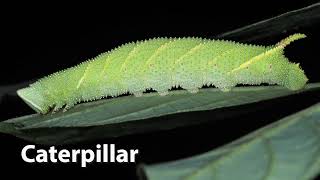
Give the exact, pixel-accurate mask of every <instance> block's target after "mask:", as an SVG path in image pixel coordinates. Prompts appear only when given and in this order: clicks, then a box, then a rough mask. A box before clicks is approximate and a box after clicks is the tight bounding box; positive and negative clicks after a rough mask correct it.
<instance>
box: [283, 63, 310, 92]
mask: <svg viewBox="0 0 320 180" xmlns="http://www.w3.org/2000/svg"><path fill="white" fill-rule="evenodd" d="M307 81H308V78H307V76H306V75H305V74H304V72H303V70H302V69H301V68H300V66H299V64H294V63H292V64H290V65H289V68H288V75H287V77H286V80H285V82H284V85H285V87H287V88H288V89H291V90H299V89H302V88H303V87H304V86H305V85H306V83H307Z"/></svg>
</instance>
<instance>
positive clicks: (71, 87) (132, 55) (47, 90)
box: [17, 34, 308, 114]
mask: <svg viewBox="0 0 320 180" xmlns="http://www.w3.org/2000/svg"><path fill="white" fill-rule="evenodd" d="M304 37H306V36H305V35H304V34H293V35H291V36H289V37H287V38H285V39H283V40H282V41H280V42H279V43H277V44H276V45H273V46H267V47H264V46H256V45H247V44H240V43H236V42H231V41H223V40H209V39H202V38H156V39H150V40H145V41H138V42H135V43H128V44H125V45H122V46H120V47H118V48H115V49H113V50H111V51H109V52H106V53H103V54H101V55H99V56H97V57H96V58H94V59H92V60H89V61H86V62H83V63H81V64H79V65H77V66H76V67H72V68H69V69H66V70H63V71H60V72H56V73H54V74H52V75H49V76H48V77H44V78H42V79H40V80H38V81H37V82H35V83H33V84H31V85H30V86H29V87H26V88H23V89H20V90H18V91H17V93H18V95H19V96H20V97H21V98H22V99H23V100H24V101H25V102H26V103H27V104H28V105H29V106H30V107H31V108H33V109H34V110H35V111H37V112H39V113H43V114H45V113H47V112H49V111H50V110H51V109H53V112H55V111H57V110H59V109H61V108H63V107H64V110H67V109H69V108H71V107H73V106H74V105H75V104H76V103H79V102H82V101H91V100H96V99H101V98H103V97H106V96H118V95H121V94H124V93H127V92H129V93H132V94H134V95H135V96H141V95H142V93H143V92H144V91H145V90H146V89H151V88H152V89H154V90H156V91H157V92H158V93H159V94H160V95H166V94H167V93H168V90H169V89H171V88H172V87H182V88H184V89H186V90H188V91H189V92H191V93H196V92H197V91H198V89H199V88H201V87H202V86H203V85H214V86H215V87H217V88H219V89H221V90H222V91H225V92H226V91H229V90H230V89H231V88H232V87H234V86H236V85H237V84H249V85H258V84H261V83H269V84H279V85H282V86H285V87H287V88H288V89H291V90H298V89H301V88H303V87H304V85H305V84H306V82H307V80H308V79H307V77H306V75H305V74H304V71H303V70H302V69H301V68H300V67H299V64H294V63H291V62H289V61H288V59H287V58H286V57H285V56H284V55H283V49H284V48H285V47H286V46H287V45H288V44H290V43H291V42H292V41H295V40H297V39H301V38H304Z"/></svg>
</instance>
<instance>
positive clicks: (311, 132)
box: [142, 103, 320, 180]
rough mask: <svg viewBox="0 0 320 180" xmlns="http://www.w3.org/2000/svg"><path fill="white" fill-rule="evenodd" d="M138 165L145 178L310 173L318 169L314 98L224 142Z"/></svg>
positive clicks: (319, 137)
mask: <svg viewBox="0 0 320 180" xmlns="http://www.w3.org/2000/svg"><path fill="white" fill-rule="evenodd" d="M262 118H263V117H262ZM258 120H259V119H257V121H258ZM142 170H143V171H144V173H145V174H144V175H145V176H146V177H147V179H150V180H158V179H159V180H163V179H166V180H178V179H179V180H197V179H201V180H206V179H208V180H209V179H210V180H224V179H225V180H232V179H246V180H251V179H252V180H257V179H265V180H271V179H272V180H277V179H279V180H286V179H288V180H292V179H299V180H303V179H310V178H314V177H315V176H316V175H317V174H318V173H319V172H320V103H318V104H316V105H314V106H312V107H310V108H307V109H305V110H303V111H301V112H298V113H296V114H294V115H291V116H288V117H286V118H283V119H281V120H280V121H277V122H275V123H273V124H271V125H269V126H267V127H264V128H262V129H260V130H257V131H255V132H253V133H251V134H249V135H247V136H245V137H243V138H241V139H239V140H236V141H234V142H232V143H230V144H228V145H226V146H224V147H221V148H218V149H216V150H213V151H210V152H207V153H204V154H202V155H198V156H195V157H192V158H187V159H182V160H179V161H174V162H169V163H163V164H156V165H150V166H149V165H148V166H145V167H142Z"/></svg>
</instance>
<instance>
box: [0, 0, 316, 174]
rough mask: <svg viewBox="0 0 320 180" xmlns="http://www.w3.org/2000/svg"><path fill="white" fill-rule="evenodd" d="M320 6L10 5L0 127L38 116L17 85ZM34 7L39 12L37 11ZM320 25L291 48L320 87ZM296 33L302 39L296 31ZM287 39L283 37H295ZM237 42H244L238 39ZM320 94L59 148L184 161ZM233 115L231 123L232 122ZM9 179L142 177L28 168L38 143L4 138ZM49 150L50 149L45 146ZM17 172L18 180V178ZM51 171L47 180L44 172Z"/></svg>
mask: <svg viewBox="0 0 320 180" xmlns="http://www.w3.org/2000/svg"><path fill="white" fill-rule="evenodd" d="M315 2H316V1H297V2H293V1H289V2H287V3H284V2H282V3H280V2H271V1H268V2H266V1H264V2H261V1H256V2H250V3H249V2H247V3H245V2H241V3H238V4H235V3H231V2H229V1H228V2H227V1H226V2H224V3H223V2H220V3H219V4H217V2H212V4H201V5H195V4H191V3H188V2H184V5H189V7H185V6H182V5H179V6H173V5H171V4H160V3H159V2H158V3H156V2H152V3H153V4H151V2H150V4H148V5H150V6H149V7H148V8H147V7H142V6H131V5H128V4H126V5H127V6H126V7H124V4H123V5H122V6H116V5H113V4H107V3H106V4H102V5H97V6H96V7H91V6H89V5H86V4H84V5H85V7H82V8H80V7H76V6H75V5H72V6H67V5H52V4H50V5H49V4H48V5H42V6H41V7H38V5H39V4H37V5H34V6H32V5H30V4H29V6H25V5H23V4H19V6H17V5H16V4H15V5H12V6H9V5H8V6H3V7H2V8H3V10H4V11H1V17H0V20H1V22H0V23H1V34H0V43H1V44H2V47H1V60H0V62H1V71H0V73H1V74H0V78H1V80H0V88H2V89H5V90H7V89H9V91H2V92H1V93H2V94H1V97H0V98H1V101H0V117H1V118H0V120H5V119H9V118H13V117H18V116H21V115H26V114H31V113H33V111H32V110H31V109H30V108H29V107H27V105H25V104H24V103H23V102H22V101H21V100H20V99H19V98H17V97H16V96H15V94H14V89H12V88H11V89H10V88H8V87H11V85H14V84H17V83H18V84H19V83H23V82H26V81H29V80H34V79H37V78H40V77H42V76H44V75H48V74H50V73H53V72H55V71H58V70H61V69H64V68H67V67H70V66H73V65H76V64H78V63H80V62H82V61H84V60H86V59H88V58H92V57H94V56H96V55H97V54H99V53H102V52H105V51H107V50H110V49H111V48H114V47H116V46H118V45H121V44H122V43H126V42H129V41H135V40H142V39H147V38H151V37H163V36H168V37H169V36H170V37H181V36H198V37H205V38H210V37H214V36H216V35H218V34H220V33H223V32H226V31H230V30H233V29H236V28H239V27H242V26H245V25H248V24H251V23H254V22H257V21H260V20H263V19H267V18H270V17H273V16H276V15H279V14H282V13H285V12H287V11H291V10H294V9H299V8H302V7H305V6H307V5H311V4H313V3H315ZM30 6H31V7H30ZM319 27H320V26H319V23H317V24H315V25H314V26H312V27H308V28H305V29H302V33H306V34H307V35H308V37H309V38H307V39H304V40H301V41H299V42H296V43H294V44H293V45H291V46H289V47H288V48H287V49H286V55H287V56H288V57H289V59H292V57H293V59H292V60H293V61H296V62H300V63H301V66H302V67H303V69H305V71H306V73H307V76H308V77H309V79H310V82H316V81H320V78H319V70H318V68H319V67H320V66H319V65H320V59H319V51H318V50H319V45H320V43H319V40H320V38H319V37H320V36H319V30H320V29H319ZM292 32H295V31H294V30H292ZM287 35H288V34H287V33H285V32H284V33H283V34H282V36H281V37H285V36H287ZM234 40H236V39H234ZM279 40H280V39H275V38H274V37H270V38H264V39H261V41H258V42H255V43H256V44H264V45H267V44H268V43H276V42H277V41H279ZM319 99H320V97H319V95H316V94H315V93H305V94H303V95H295V96H290V97H285V98H280V99H277V100H270V101H266V102H261V103H257V104H254V105H245V106H241V107H234V108H226V109H223V110H215V111H207V112H193V113H188V114H181V115H177V116H169V117H167V118H170V117H174V118H188V119H189V120H195V121H196V120H197V119H199V118H208V119H212V121H210V122H208V123H205V124H202V125H196V126H190V127H184V128H178V129H173V130H168V131H162V132H154V133H144V134H138V135H131V136H125V137H119V138H114V139H101V140H97V141H95V142H87V143H81V144H74V145H68V146H61V147H60V146H59V147H58V148H59V149H61V148H68V149H71V148H92V149H94V148H95V144H97V143H100V144H103V143H115V144H116V146H117V148H126V149H129V148H138V149H139V150H140V155H139V156H138V163H146V164H149V163H159V162H165V161H169V160H176V159H179V158H184V157H188V156H192V155H195V154H199V153H203V152H206V151H209V150H211V149H213V148H215V147H218V146H220V145H223V144H225V143H228V142H230V141H232V140H234V139H236V138H239V137H241V136H243V135H245V134H247V133H249V132H251V131H253V130H255V129H257V128H259V127H262V126H264V125H266V124H269V123H271V122H274V121H276V120H278V119H279V118H281V117H284V116H286V115H289V114H292V113H294V112H296V111H299V110H302V109H304V108H306V107H308V106H310V105H312V104H314V103H316V102H319ZM226 114H228V117H226V116H225V115H226ZM0 142H1V148H0V160H1V161H0V163H1V166H2V167H1V173H2V174H8V175H10V176H11V178H14V177H16V176H19V175H21V173H18V172H19V171H20V170H22V169H23V170H27V171H26V172H28V173H23V176H24V177H26V178H27V177H33V178H44V177H45V176H51V177H63V176H66V175H71V176H73V175H81V176H82V177H92V176H93V175H102V177H103V178H106V179H107V178H110V177H116V178H117V179H134V178H136V175H135V173H136V172H135V171H136V169H135V168H136V164H112V163H109V164H105V163H102V164H90V165H89V167H88V168H85V169H84V168H82V169H81V168H79V167H80V165H79V164H72V163H71V164H52V163H51V164H27V163H25V162H24V161H23V160H22V159H21V157H20V152H21V149H22V148H23V147H24V146H25V145H27V144H32V143H29V142H26V141H24V140H20V139H18V138H15V137H12V136H10V135H4V134H0ZM38 147H39V148H40V147H43V148H47V146H40V145H39V146H38ZM9 170H13V171H14V172H15V173H11V172H10V171H9ZM40 171H41V172H45V173H46V174H44V175H40V174H38V173H37V172H40Z"/></svg>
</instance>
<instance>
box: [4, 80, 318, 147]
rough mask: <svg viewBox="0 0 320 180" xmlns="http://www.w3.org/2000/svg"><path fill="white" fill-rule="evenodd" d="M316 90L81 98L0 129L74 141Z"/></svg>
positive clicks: (166, 124)
mask: <svg viewBox="0 0 320 180" xmlns="http://www.w3.org/2000/svg"><path fill="white" fill-rule="evenodd" d="M319 89H320V83H313V84H308V85H307V86H306V88H305V89H303V90H301V91H290V90H287V89H286V88H284V87H280V86H256V87H255V86H250V87H237V88H234V89H233V90H232V91H231V92H228V93H225V92H221V91H220V90H218V89H217V88H206V89H201V90H200V92H199V93H196V94H191V93H188V92H187V91H184V90H177V91H171V92H170V94H169V95H167V96H159V95H158V94H157V93H149V94H146V95H144V96H142V97H139V98H137V97H134V96H125V97H119V98H113V99H104V100H99V101H94V102H90V103H83V104H80V105H77V106H76V107H75V108H72V109H70V110H69V111H67V112H58V113H56V114H47V115H38V114H34V115H29V116H23V117H19V118H14V119H10V120H7V121H4V122H1V123H0V132H4V133H9V134H13V135H15V136H18V137H20V138H23V139H26V140H29V141H33V142H37V143H43V144H66V143H74V142H79V141H86V140H93V139H98V138H106V137H116V136H122V135H127V134H133V133H141V132H148V131H155V130H161V129H172V128H175V127H179V126H187V125H191V124H195V123H201V122H203V121H201V120H199V121H196V122H195V121H187V119H186V120H184V121H182V122H181V121H175V118H174V117H170V121H167V120H166V119H162V120H161V121H159V120H157V121H155V120H154V119H152V120H151V119H150V118H154V117H159V116H164V115H170V114H177V113H182V112H191V111H204V110H213V109H218V108H224V107H231V106H238V105H243V104H248V103H254V102H259V101H263V100H268V99H273V98H277V97H283V96H287V95H291V94H295V93H298V92H305V91H310V90H319ZM211 120H212V119H211ZM213 120H214V119H213Z"/></svg>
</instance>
